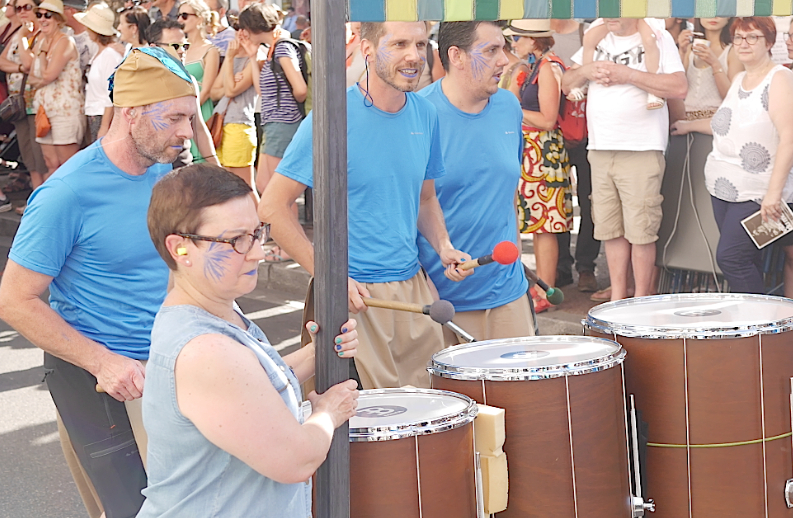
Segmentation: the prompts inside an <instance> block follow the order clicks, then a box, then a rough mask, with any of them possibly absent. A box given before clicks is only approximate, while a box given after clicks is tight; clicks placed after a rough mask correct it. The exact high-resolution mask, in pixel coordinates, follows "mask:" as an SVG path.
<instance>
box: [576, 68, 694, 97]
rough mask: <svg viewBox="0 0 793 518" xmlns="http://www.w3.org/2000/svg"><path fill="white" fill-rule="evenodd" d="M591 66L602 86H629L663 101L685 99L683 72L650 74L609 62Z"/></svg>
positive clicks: (685, 81) (684, 77)
mask: <svg viewBox="0 0 793 518" xmlns="http://www.w3.org/2000/svg"><path fill="white" fill-rule="evenodd" d="M592 65H593V66H594V72H593V74H592V76H593V79H594V81H596V82H597V83H598V84H601V85H604V86H612V85H620V84H629V85H633V86H635V87H637V88H641V89H642V90H644V91H645V92H648V93H651V94H654V95H657V96H658V97H663V98H664V99H685V97H686V94H687V93H688V80H687V79H686V74H685V72H674V73H672V74H650V73H648V72H640V71H639V70H634V69H632V68H628V67H627V66H625V65H618V64H617V63H612V62H611V61H597V62H595V63H592ZM565 75H566V74H565Z"/></svg>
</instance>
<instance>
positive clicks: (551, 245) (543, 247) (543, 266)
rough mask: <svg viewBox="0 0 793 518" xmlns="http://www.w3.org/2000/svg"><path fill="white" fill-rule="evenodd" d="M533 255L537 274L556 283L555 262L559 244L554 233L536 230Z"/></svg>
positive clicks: (549, 284) (557, 256) (550, 282)
mask: <svg viewBox="0 0 793 518" xmlns="http://www.w3.org/2000/svg"><path fill="white" fill-rule="evenodd" d="M534 257H535V259H536V261H537V275H538V276H539V277H540V279H542V280H544V281H545V282H547V283H548V286H555V285H556V284H555V283H556V262H557V261H558V260H559V244H558V242H557V241H556V235H554V234H550V233H541V232H537V233H535V234H534Z"/></svg>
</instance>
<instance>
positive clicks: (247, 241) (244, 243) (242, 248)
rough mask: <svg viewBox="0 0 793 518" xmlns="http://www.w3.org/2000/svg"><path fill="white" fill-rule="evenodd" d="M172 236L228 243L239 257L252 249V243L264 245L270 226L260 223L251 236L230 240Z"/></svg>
mask: <svg viewBox="0 0 793 518" xmlns="http://www.w3.org/2000/svg"><path fill="white" fill-rule="evenodd" d="M174 235H176V236H179V237H184V238H187V239H192V240H194V241H195V240H197V241H211V242H212V243H228V244H230V245H231V247H232V248H233V249H234V251H235V252H237V253H238V254H240V255H245V254H247V253H248V252H250V251H251V249H252V248H253V243H255V242H256V241H258V242H259V245H264V243H265V242H266V241H267V240H268V239H269V238H270V224H269V223H261V224H260V225H259V226H258V227H257V228H256V230H254V231H253V234H243V235H241V236H236V237H232V238H231V239H221V238H219V237H208V236H198V235H196V234H183V233H181V232H174Z"/></svg>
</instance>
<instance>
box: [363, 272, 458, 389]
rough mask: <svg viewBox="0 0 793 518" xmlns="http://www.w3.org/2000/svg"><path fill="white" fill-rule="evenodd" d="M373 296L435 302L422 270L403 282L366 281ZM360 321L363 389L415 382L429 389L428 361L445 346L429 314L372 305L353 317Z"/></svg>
mask: <svg viewBox="0 0 793 518" xmlns="http://www.w3.org/2000/svg"><path fill="white" fill-rule="evenodd" d="M364 286H366V289H368V290H369V293H370V294H371V295H372V297H374V298H376V299H384V300H398V301H400V302H412V303H415V304H421V305H422V306H423V305H426V304H432V302H433V300H432V293H431V292H430V288H429V285H428V284H427V280H426V279H425V278H424V275H422V274H421V272H419V273H417V274H416V275H415V276H413V278H411V279H408V280H406V281H399V282H383V283H364ZM350 317H352V318H355V319H356V320H357V321H358V328H357V329H358V341H359V345H358V352H357V354H356V356H355V366H356V367H357V368H358V374H359V376H360V378H361V385H363V388H365V389H372V388H390V387H401V386H404V385H413V386H414V387H418V388H430V376H429V374H428V373H427V363H428V362H429V361H430V360H431V359H432V355H433V354H435V353H436V352H438V351H440V350H441V349H443V332H442V327H441V325H440V324H438V323H437V322H434V321H433V320H432V319H431V318H430V317H429V316H427V315H422V314H420V313H409V312H407V311H395V310H392V309H382V308H368V309H367V310H366V311H365V312H361V313H358V314H357V315H352V314H351V315H350Z"/></svg>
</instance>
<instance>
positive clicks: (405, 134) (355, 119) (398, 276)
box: [277, 86, 445, 282]
mask: <svg viewBox="0 0 793 518" xmlns="http://www.w3.org/2000/svg"><path fill="white" fill-rule="evenodd" d="M313 120H314V118H313V116H312V115H311V114H309V115H308V117H307V118H306V120H305V121H304V122H303V124H301V125H300V128H299V129H298V130H297V133H295V136H294V138H293V139H292V143H291V144H289V147H288V148H287V149H286V154H285V155H284V159H283V160H282V161H281V163H280V164H279V165H278V167H277V172H278V173H280V174H282V175H284V176H286V177H288V178H291V179H293V180H295V181H298V182H300V183H302V184H304V185H307V186H309V187H311V186H313V179H314V177H313V155H312V151H313V147H312V142H311V137H312V134H313V126H314V125H313ZM444 172H445V170H444V167H443V156H442V155H441V141H440V136H439V132H438V115H437V114H436V112H435V107H434V106H432V104H430V103H429V102H427V101H426V100H425V99H423V98H421V97H419V96H418V95H416V94H412V93H409V94H407V102H406V103H405V106H404V107H402V109H401V110H399V111H398V112H396V113H387V112H384V111H382V110H379V109H377V108H375V107H374V106H371V107H367V106H364V97H363V95H362V94H361V92H360V90H359V89H358V87H357V86H351V87H350V88H348V89H347V192H348V194H347V203H348V211H347V213H348V215H349V220H348V221H349V222H348V228H349V239H348V246H349V274H350V277H352V278H353V279H355V280H356V281H358V282H393V281H404V280H407V279H410V278H411V277H413V276H414V275H416V273H418V271H419V260H418V246H417V244H416V237H417V235H418V228H417V226H416V224H417V221H418V214H419V199H420V195H421V187H422V185H423V183H424V180H434V179H435V178H440V177H441V176H443V175H444Z"/></svg>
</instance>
